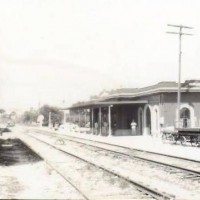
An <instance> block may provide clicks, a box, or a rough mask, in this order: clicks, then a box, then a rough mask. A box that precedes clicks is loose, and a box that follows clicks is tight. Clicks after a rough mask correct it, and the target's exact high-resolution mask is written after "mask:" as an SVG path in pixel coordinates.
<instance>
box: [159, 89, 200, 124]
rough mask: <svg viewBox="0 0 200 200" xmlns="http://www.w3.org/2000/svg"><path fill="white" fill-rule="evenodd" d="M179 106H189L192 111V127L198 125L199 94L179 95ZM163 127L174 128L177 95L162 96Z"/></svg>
mask: <svg viewBox="0 0 200 200" xmlns="http://www.w3.org/2000/svg"><path fill="white" fill-rule="evenodd" d="M181 105H189V106H191V107H192V108H193V109H194V126H199V125H200V94H199V93H181ZM161 107H162V108H161V109H162V114H163V116H164V126H166V127H167V126H174V125H175V120H176V109H177V93H168V94H163V98H162V102H161Z"/></svg>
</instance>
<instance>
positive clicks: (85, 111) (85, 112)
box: [84, 109, 87, 126]
mask: <svg viewBox="0 0 200 200" xmlns="http://www.w3.org/2000/svg"><path fill="white" fill-rule="evenodd" d="M84 114H85V126H86V124H87V110H86V109H85V110H84Z"/></svg>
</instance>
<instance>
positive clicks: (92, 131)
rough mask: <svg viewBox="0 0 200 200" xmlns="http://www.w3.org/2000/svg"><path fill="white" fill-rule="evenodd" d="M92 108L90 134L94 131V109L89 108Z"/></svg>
mask: <svg viewBox="0 0 200 200" xmlns="http://www.w3.org/2000/svg"><path fill="white" fill-rule="evenodd" d="M91 110H92V134H93V133H94V109H93V108H91Z"/></svg>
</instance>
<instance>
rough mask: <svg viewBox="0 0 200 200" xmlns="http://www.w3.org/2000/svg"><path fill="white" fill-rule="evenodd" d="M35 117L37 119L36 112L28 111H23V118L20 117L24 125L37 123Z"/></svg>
mask: <svg viewBox="0 0 200 200" xmlns="http://www.w3.org/2000/svg"><path fill="white" fill-rule="evenodd" d="M37 117H38V112H37V111H35V110H30V111H25V112H24V114H23V116H22V120H23V122H24V123H30V124H31V123H32V122H36V121H37Z"/></svg>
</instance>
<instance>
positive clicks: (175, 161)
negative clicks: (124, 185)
mask: <svg viewBox="0 0 200 200" xmlns="http://www.w3.org/2000/svg"><path fill="white" fill-rule="evenodd" d="M36 132H37V133H38V134H46V135H49V136H51V137H55V138H59V139H58V140H57V141H59V140H60V142H61V143H64V140H68V141H70V142H75V143H79V144H82V145H85V146H84V147H85V148H87V146H91V147H94V148H98V149H101V150H107V151H109V152H111V153H116V154H119V155H124V156H128V157H129V158H134V159H138V160H140V161H145V162H149V163H152V164H157V165H160V166H162V167H166V170H169V172H170V173H178V174H181V173H180V171H184V172H185V173H187V174H185V175H184V178H188V179H195V180H198V179H199V181H200V162H199V161H195V160H190V159H184V158H179V157H175V156H169V155H163V154H159V153H153V152H147V151H142V150H136V149H131V148H126V147H123V146H118V145H113V144H108V143H104V142H98V141H93V140H87V139H83V138H81V139H80V138H78V137H73V136H66V135H58V134H52V133H49V132H42V133H41V132H40V131H36Z"/></svg>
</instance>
